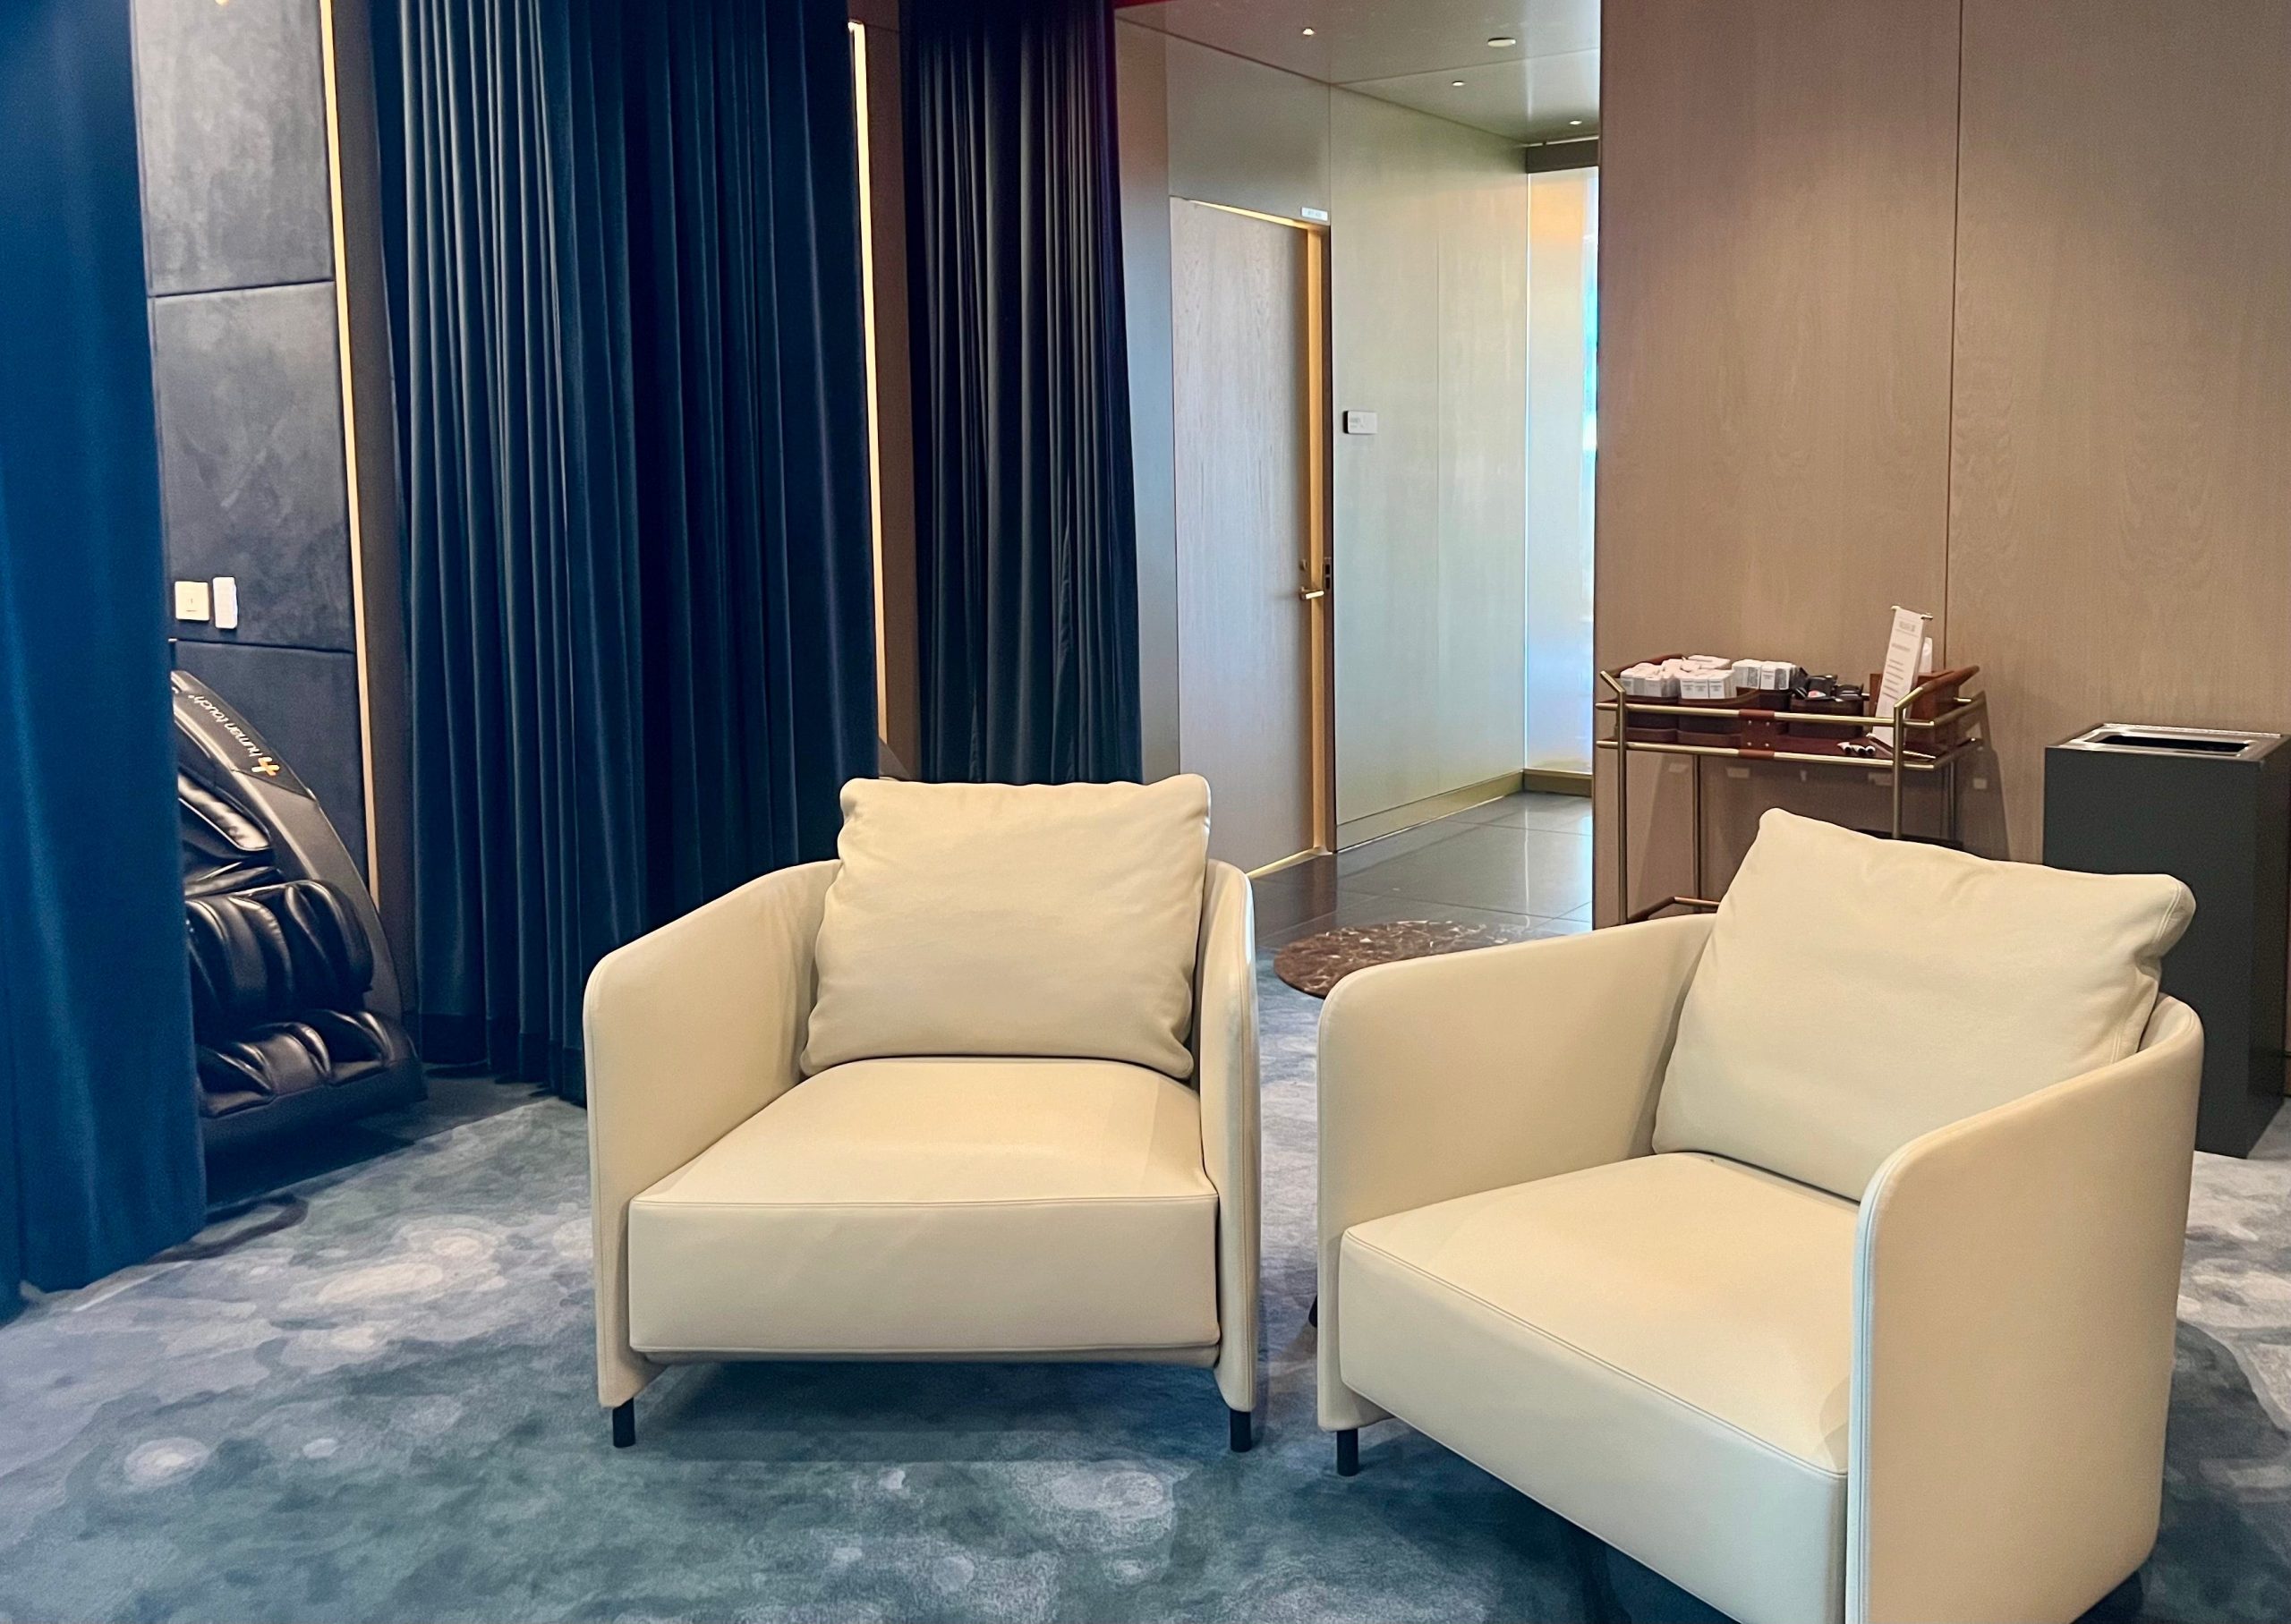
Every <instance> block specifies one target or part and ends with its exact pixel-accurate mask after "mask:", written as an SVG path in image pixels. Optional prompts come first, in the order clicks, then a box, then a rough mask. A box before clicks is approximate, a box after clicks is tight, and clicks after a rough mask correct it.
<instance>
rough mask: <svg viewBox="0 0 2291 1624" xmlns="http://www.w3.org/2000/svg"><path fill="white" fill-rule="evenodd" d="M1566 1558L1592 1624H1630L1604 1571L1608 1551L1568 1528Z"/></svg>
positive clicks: (1582, 1531)
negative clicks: (1579, 1588)
mask: <svg viewBox="0 0 2291 1624" xmlns="http://www.w3.org/2000/svg"><path fill="white" fill-rule="evenodd" d="M1567 1554H1568V1559H1569V1561H1570V1563H1571V1565H1572V1566H1573V1568H1574V1569H1575V1578H1576V1582H1577V1583H1579V1584H1580V1585H1581V1586H1582V1587H1583V1607H1584V1610H1585V1612H1586V1614H1587V1616H1588V1618H1589V1619H1590V1620H1591V1624H1631V1615H1630V1614H1629V1613H1627V1612H1625V1611H1623V1610H1622V1600H1621V1599H1620V1598H1619V1597H1617V1596H1616V1594H1615V1593H1614V1574H1613V1573H1611V1572H1610V1571H1609V1570H1608V1568H1607V1548H1606V1546H1605V1543H1602V1542H1601V1541H1600V1540H1599V1538H1598V1537H1597V1535H1593V1534H1591V1533H1589V1532H1588V1531H1587V1530H1585V1529H1582V1528H1579V1527H1577V1526H1575V1525H1574V1524H1573V1523H1569V1524H1568V1525H1567Z"/></svg>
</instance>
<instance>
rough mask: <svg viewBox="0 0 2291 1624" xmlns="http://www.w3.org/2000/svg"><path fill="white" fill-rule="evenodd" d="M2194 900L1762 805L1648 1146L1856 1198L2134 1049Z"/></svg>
mask: <svg viewBox="0 0 2291 1624" xmlns="http://www.w3.org/2000/svg"><path fill="white" fill-rule="evenodd" d="M2194 907H2195V903H2194V898H2193V897H2192V896H2191V895H2190V894H2189V892H2188V889H2187V888H2186V887H2185V885H2182V884H2181V883H2180V882H2179V881H2178V880H2174V879H2172V878H2170V877H2169V876H2168V875H2161V874H2082V873H2071V872H2065V871H2064V870H2059V869H2048V868H2041V867H2039V866H2037V865H2035V864H2032V863H1993V862H1990V861H1988V860H1987V859H1984V858H1980V857H1973V856H1969V855H1965V854H1964V853H1962V852H1953V851H1947V850H1945V849H1943V848H1941V847H1939V846H1922V845H1918V844H1914V843H1912V842H1907V841H1895V840H1878V839H1875V838H1871V837H1869V836H1868V835H1861V834H1855V833H1854V832H1852V830H1850V829H1840V828H1838V827H1836V826H1835V825H1834V824H1829V823H1821V822H1817V821H1813V820H1811V819H1807V818H1799V817H1793V816H1792V815H1791V814H1790V813H1788V812H1779V811H1775V812H1767V814H1766V815H1765V817H1764V818H1763V819H1761V820H1760V821H1759V833H1758V839H1757V840H1756V841H1755V842H1754V843H1753V844H1752V846H1750V854H1749V855H1748V856H1747V857H1745V858H1744V859H1743V862H1742V870H1741V872H1739V873H1738V874H1736V875H1735V877H1734V881H1733V885H1732V886H1730V887H1729V888H1728V889H1727V891H1726V896H1725V901H1724V902H1723V903H1721V904H1720V906H1719V909H1718V916H1717V920H1716V923H1715V924H1714V926H1713V927H1712V930H1711V933H1710V940H1709V944H1708V947H1706V948H1704V950H1703V956H1702V960H1701V963H1700V964H1699V965H1697V966H1696V968H1695V973H1694V979H1693V981H1692V982H1691V984H1690V985H1689V987H1688V989H1687V996H1686V1003H1685V1007H1684V1008H1683V1009H1682V1012H1681V1014H1680V1016H1679V1032H1678V1041H1677V1043H1676V1045H1675V1046H1674V1049H1673V1050H1672V1053H1671V1061H1670V1067H1669V1069H1668V1071H1667V1072H1666V1074H1665V1077H1664V1082H1663V1093H1662V1101H1661V1104H1660V1106H1659V1108H1658V1110H1657V1117H1656V1122H1655V1148H1656V1149H1657V1150H1658V1151H1707V1152H1712V1153H1714V1154H1716V1155H1720V1156H1725V1157H1728V1158H1730V1159H1732V1160H1733V1161H1741V1162H1747V1163H1748V1164H1750V1166H1752V1167H1758V1168H1764V1169H1767V1171H1768V1172H1773V1173H1779V1174H1781V1175H1783V1176H1784V1178H1794V1179H1797V1180H1798V1181H1799V1182H1800V1183H1801V1184H1810V1185H1812V1186H1815V1187H1817V1188H1818V1189H1824V1190H1827V1191H1829V1192H1831V1193H1832V1194H1833V1195H1843V1196H1845V1197H1846V1198H1847V1199H1849V1200H1853V1201H1858V1200H1860V1199H1861V1193H1862V1191H1863V1190H1864V1189H1865V1188H1866V1187H1867V1186H1868V1185H1869V1179H1870V1178H1871V1177H1872V1176H1873V1175H1874V1174H1875V1173H1876V1172H1877V1170H1878V1167H1879V1166H1880V1164H1882V1163H1883V1162H1884V1161H1885V1160H1886V1157H1888V1156H1890V1155H1891V1154H1892V1153H1893V1152H1895V1150H1897V1149H1898V1148H1900V1147H1901V1146H1902V1145H1903V1144H1907V1143H1908V1142H1909V1141H1910V1140H1912V1139H1914V1138H1916V1137H1918V1136H1919V1135H1923V1134H1926V1133H1929V1132H1930V1131H1931V1130H1933V1129H1935V1128H1938V1127H1946V1125H1948V1124H1949V1123H1952V1122H1955V1121H1957V1120H1959V1119H1961V1118H1965V1117H1969V1116H1972V1115H1973V1114H1974V1113H1976V1112H1979V1111H1983V1110H1989V1108H1990V1107H1992V1106H1996V1105H2001V1104H2004V1103H2005V1102H2006V1101H2009V1100H2014V1099H2017V1098H2019V1097H2020V1096H2021V1095H2023V1094H2026V1093H2033V1092H2034V1091H2036V1090H2037V1089H2040V1088H2044V1087H2047V1086H2049V1085H2050V1084H2055V1083H2060V1082H2065V1080H2067V1079H2068V1078H2070V1077H2073V1076H2079V1075H2081V1074H2082V1073H2084V1072H2087V1071H2091V1070H2092V1069H2094V1068H2095V1067H2101V1066H2106V1065H2108V1064H2109V1063H2110V1062H2112V1061H2116V1060H2120V1059H2124V1058H2125V1056H2127V1055H2129V1054H2131V1053H2132V1052H2133V1050H2136V1049H2138V1048H2139V1047H2140V1040H2141V1033H2142V1032H2143V1031H2144V1030H2145V1028H2146V1027H2147V1025H2148V1016H2149V1012H2150V1009H2152V1008H2154V1005H2155V1001H2156V990H2157V982H2158V977H2159V972H2160V968H2161V965H2162V961H2163V957H2164V955H2165V953H2166V952H2167V951H2168V950H2169V948H2171V946H2172V944H2173V943H2174V942H2176V941H2177V940H2179V938H2180V933H2181V932H2182V931H2185V930H2186V928H2187V924H2188V921H2189V919H2190V918H2191V917H2192V916H2193V913H2194Z"/></svg>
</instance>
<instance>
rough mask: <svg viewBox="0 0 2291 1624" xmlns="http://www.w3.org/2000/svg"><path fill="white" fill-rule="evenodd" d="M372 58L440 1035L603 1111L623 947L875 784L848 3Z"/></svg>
mask: <svg viewBox="0 0 2291 1624" xmlns="http://www.w3.org/2000/svg"><path fill="white" fill-rule="evenodd" d="M377 35H378V38H377V42H376V43H377V51H376V55H377V58H378V65H379V79H380V81H381V84H380V89H381V92H382V101H383V106H384V109H385V117H384V120H383V126H384V127H383V143H382V144H383V149H384V150H383V174H384V191H385V197H386V200H388V204H387V206H388V213H389V216H390V218H389V220H388V242H387V246H388V250H389V262H390V267H391V272H392V275H391V282H392V288H391V293H392V303H393V316H394V319H395V330H394V333H393V340H394V343H395V344H396V348H397V362H398V377H399V379H400V391H399V415H400V429H401V432H400V447H401V454H400V455H401V463H402V466H401V470H400V473H401V478H402V480H403V481H404V483H405V514H406V523H405V553H406V579H407V582H408V616H407V621H408V625H407V631H408V642H409V650H408V652H409V659H410V665H411V669H412V672H413V696H412V698H413V706H412V726H413V763H414V781H413V790H414V795H413V800H414V834H415V855H416V904H417V906H416V917H417V940H418V954H417V957H418V965H419V971H420V985H421V997H422V1009H423V1014H424V1022H423V1025H424V1035H425V1038H426V1039H427V1040H428V1041H429V1042H430V1045H431V1052H432V1054H433V1057H436V1056H443V1055H457V1054H464V1053H467V1054H474V1053H475V1052H476V1051H478V1050H482V1052H483V1053H484V1055H485V1056H486V1058H488V1059H490V1061H491V1062H492V1063H493V1064H494V1065H495V1066H496V1067H500V1068H502V1069H505V1070H510V1071H514V1072H515V1073H517V1074H519V1075H525V1076H549V1077H550V1078H551V1080H552V1081H553V1082H554V1083H555V1084H557V1085H558V1087H559V1088H560V1089H561V1090H562V1091H563V1092H566V1093H575V1094H577V1093H578V1092H579V1069H578V1053H577V1051H578V1045H579V1022H580V1007H581V995H582V991H583V986H584V984H585V982H586V980H587V976H588V973H589V970H590V969H591V968H592V966H593V965H594V964H595V962H596V960H597V959H598V958H599V957H601V956H602V955H603V954H604V953H606V952H608V951H609V950H610V949H611V948H614V947H616V946H617V945H619V944H620V943H621V942H624V941H626V940H629V939H630V938H632V937H634V936H635V935H638V934H640V933H642V932H643V931H645V930H648V929H651V928H652V927H654V926H656V925H658V924H660V923H665V922H666V921H667V920H669V919H671V918H673V917H675V916H676V915H677V914H681V913H684V912H686V911H688V910H689V909H691V908H693V907H694V906H698V905H699V904H701V903H703V902H705V901H707V900H708V899H709V898H711V897H715V896H718V895H720V894H721V893H722V892H723V891H725V890H728V889H730V888H732V887H733V886H736V885H738V884H740V883H742V882H744V881H745V880H749V879H752V878H754V876H755V875H757V874H759V873H762V872H765V871H767V870H769V869H771V868H776V867H779V866H782V865H784V864H787V863H794V862H798V861H804V860H807V859H810V858H814V857H819V856H824V855H830V854H831V852H832V851H833V848H834V841H835V834H836V830H837V829H838V827H839V821H840V820H839V813H838V809H837V799H836V798H837V793H838V791H839V788H840V786H841V785H842V783H843V781H844V780H845V779H846V778H849V777H852V776H854V775H856V774H859V773H863V772H869V771H872V770H873V751H874V733H875V726H874V711H873V705H874V689H873V587H872V573H871V572H872V568H873V555H872V545H871V540H870V535H869V524H870V515H869V513H868V508H867V501H868V495H867V473H866V463H865V456H866V421H865V415H864V413H865V395H864V388H865V384H864V376H865V373H864V347H863V346H864V338H863V335H862V330H861V317H860V308H861V307H860V294H859V252H858V221H857V195H856V194H857V184H856V157H855V154H854V150H853V123H852V107H851V90H850V67H849V58H848V55H847V51H848V45H847V35H846V32H845V25H844V14H843V12H842V9H841V7H840V6H839V5H835V4H824V3H822V0H775V3H774V4H770V5H759V4H753V3H752V0H662V3H660V4H643V3H640V0H395V4H392V5H385V6H383V7H382V8H381V9H380V10H379V12H378V13H377Z"/></svg>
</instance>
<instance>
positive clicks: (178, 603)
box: [175, 581, 211, 620]
mask: <svg viewBox="0 0 2291 1624" xmlns="http://www.w3.org/2000/svg"><path fill="white" fill-rule="evenodd" d="M210 601H211V599H210V594H209V591H208V586H207V582H204V581H178V582H175V618H176V619H177V620H205V619H206V618H208V616H209V614H210V613H211V610H210V608H209V605H210Z"/></svg>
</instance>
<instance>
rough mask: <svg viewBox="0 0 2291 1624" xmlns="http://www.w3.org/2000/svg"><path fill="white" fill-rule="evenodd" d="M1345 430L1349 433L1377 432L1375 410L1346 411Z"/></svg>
mask: <svg viewBox="0 0 2291 1624" xmlns="http://www.w3.org/2000/svg"><path fill="white" fill-rule="evenodd" d="M1344 431H1345V433H1347V434H1374V433H1375V431H1376V414H1375V412H1346V413H1345V414H1344Z"/></svg>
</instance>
